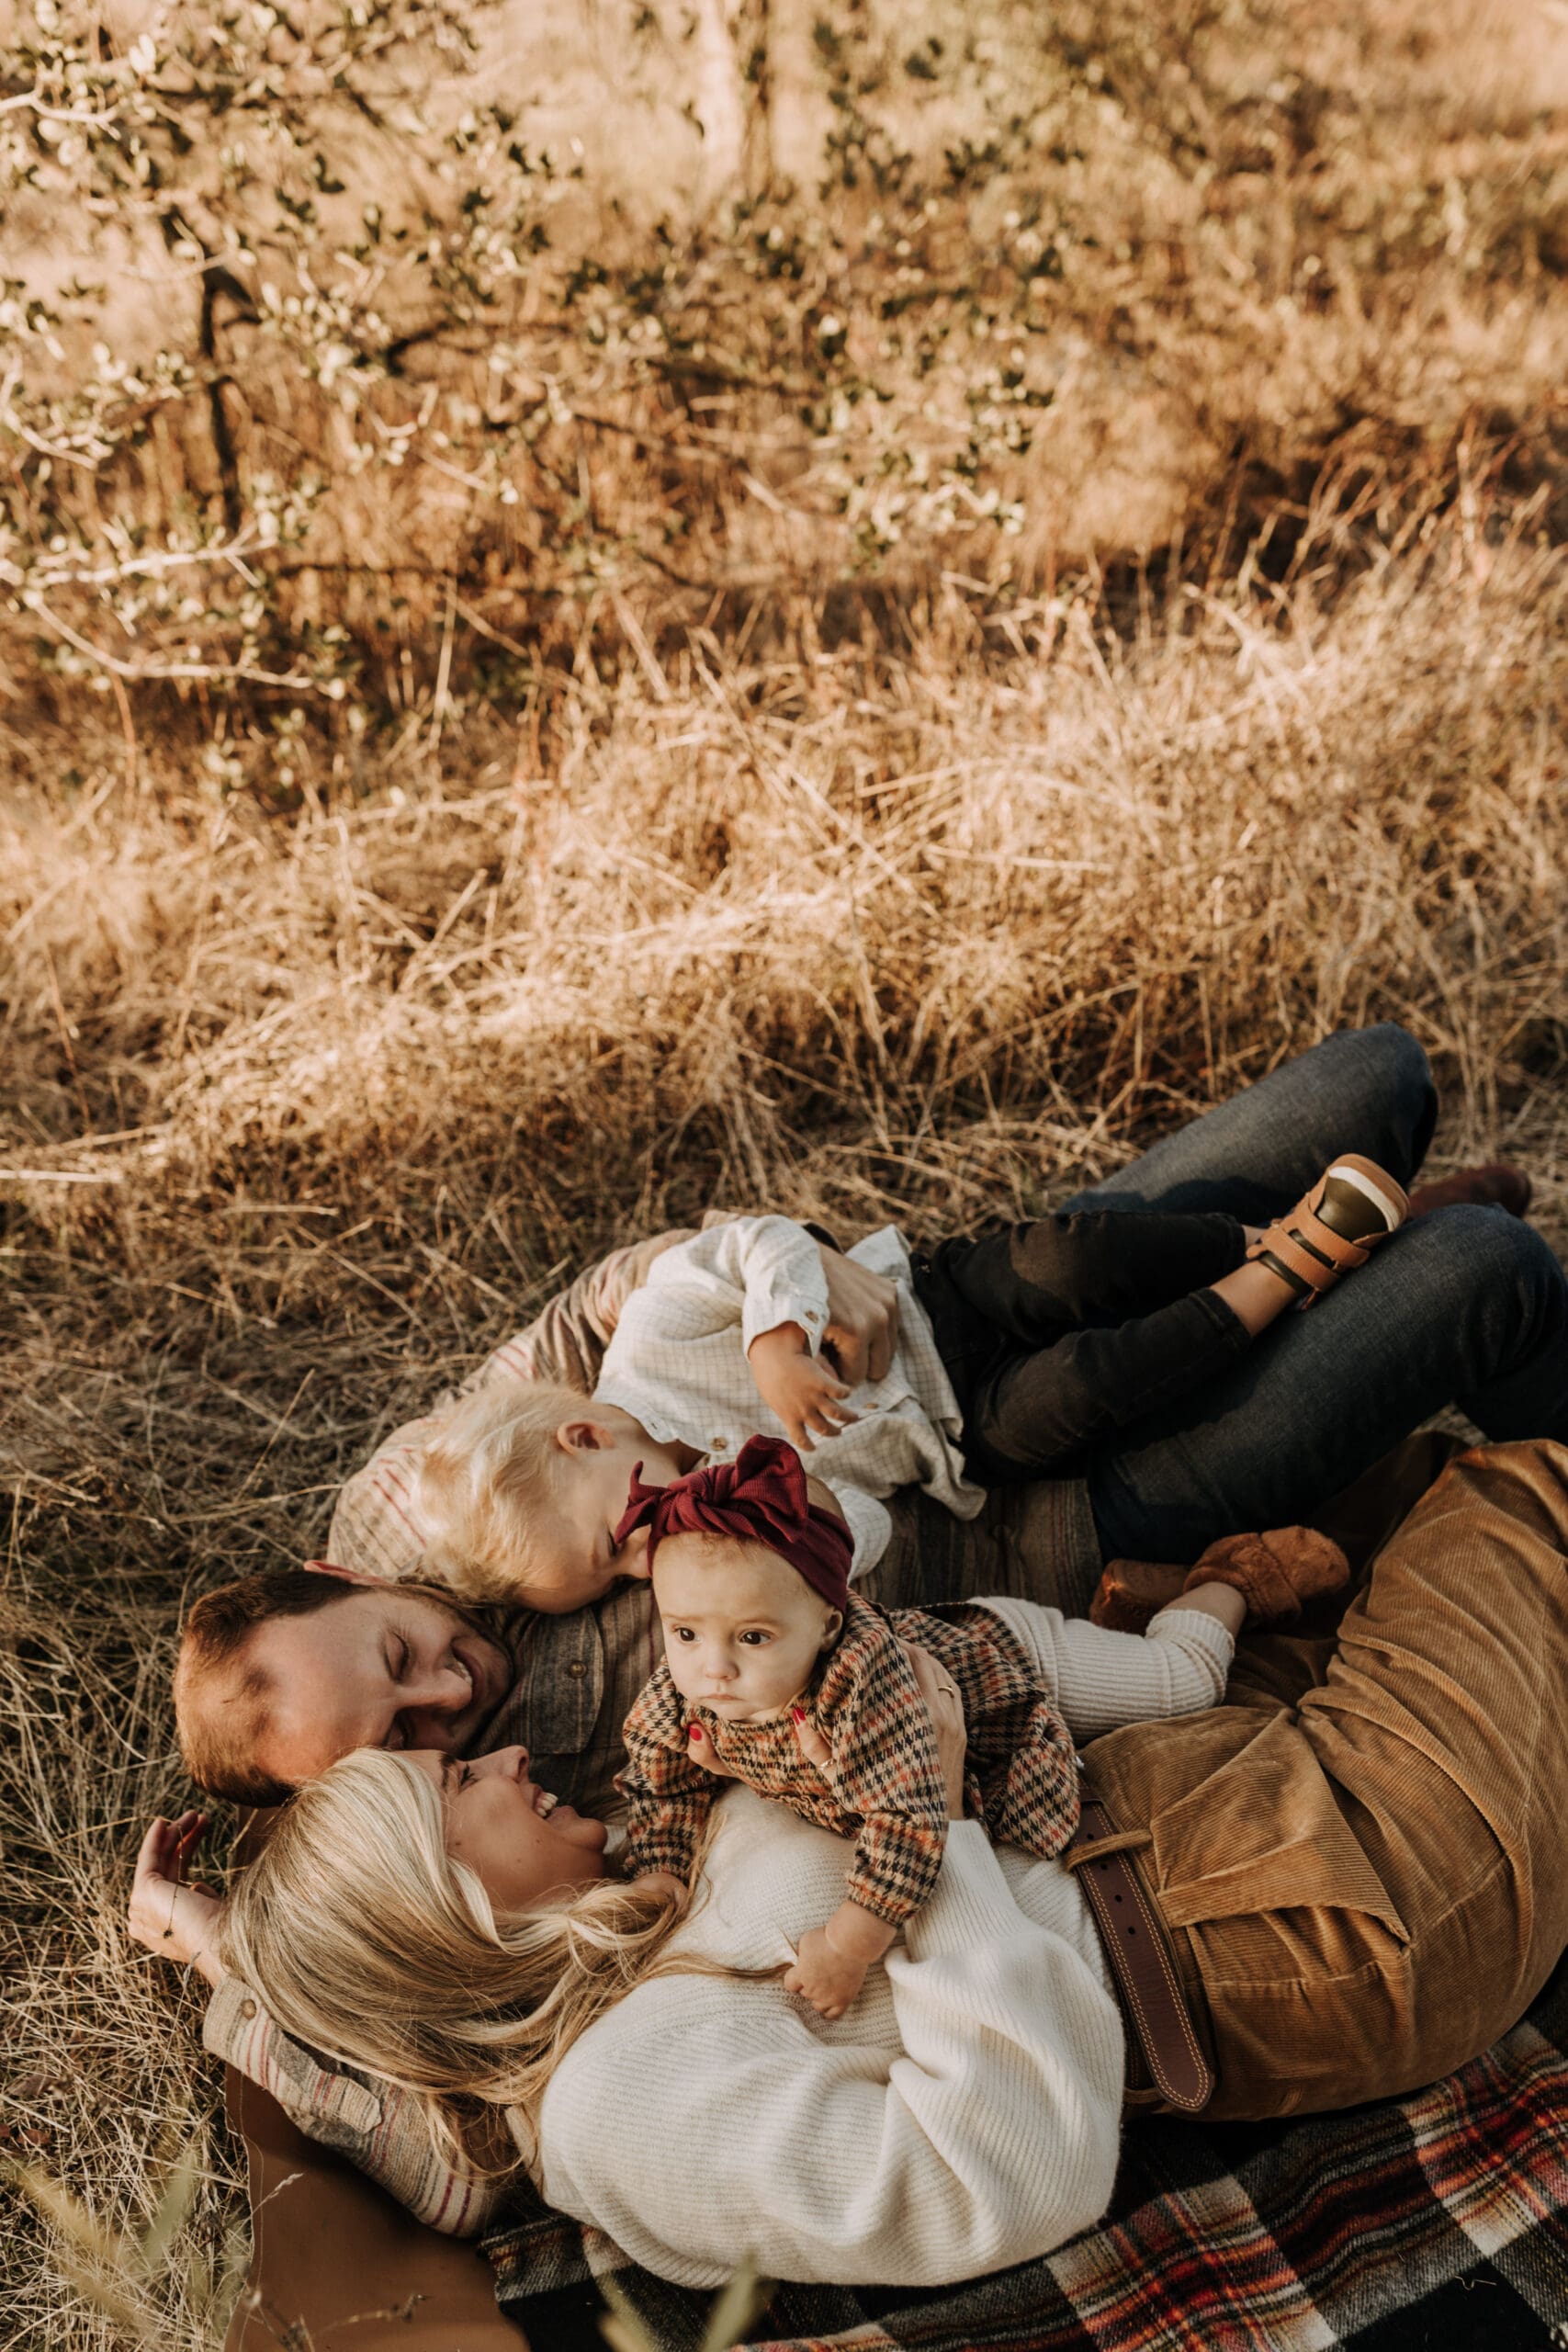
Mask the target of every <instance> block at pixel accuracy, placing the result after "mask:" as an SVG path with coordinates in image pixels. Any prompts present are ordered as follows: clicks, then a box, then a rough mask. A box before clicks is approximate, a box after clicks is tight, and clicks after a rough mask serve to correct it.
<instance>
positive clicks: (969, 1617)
mask: <svg viewBox="0 0 1568 2352" xmlns="http://www.w3.org/2000/svg"><path fill="white" fill-rule="evenodd" d="M907 1642H918V1643H919V1645H920V1647H921V1648H922V1649H926V1650H929V1651H931V1654H932V1655H933V1657H936V1658H938V1659H939V1660H940V1661H941V1663H942V1665H943V1666H944V1667H945V1668H947V1670H948V1672H949V1673H950V1674H951V1675H952V1677H953V1680H954V1682H955V1683H956V1684H957V1685H958V1691H959V1696H960V1698H961V1699H962V1701H963V1703H964V1724H965V1725H966V1727H967V1731H968V1741H969V1744H968V1755H967V1758H966V1770H965V1776H964V1812H965V1814H966V1815H969V1816H971V1817H972V1818H974V1819H976V1820H979V1821H983V1822H984V1823H985V1825H986V1827H987V1832H988V1833H989V1835H990V1837H991V1838H992V1839H993V1840H999V1841H1004V1842H1007V1843H1010V1844H1013V1845H1019V1846H1023V1847H1026V1848H1027V1849H1029V1850H1030V1852H1032V1853H1035V1854H1042V1855H1047V1856H1049V1855H1052V1854H1057V1853H1060V1851H1061V1849H1062V1848H1063V1847H1064V1846H1065V1845H1066V1843H1067V1840H1068V1839H1069V1838H1071V1836H1072V1834H1073V1831H1074V1830H1075V1829H1076V1828H1077V1819H1078V1774H1077V1758H1076V1756H1075V1754H1074V1750H1073V1742H1072V1736H1071V1734H1070V1733H1069V1732H1068V1730H1067V1727H1066V1724H1065V1723H1064V1722H1063V1720H1062V1718H1061V1716H1060V1715H1059V1714H1058V1713H1057V1712H1056V1709H1055V1705H1054V1704H1053V1702H1052V1701H1051V1699H1050V1697H1049V1695H1048V1693H1047V1691H1046V1690H1045V1688H1044V1686H1043V1683H1042V1682H1041V1680H1040V1679H1039V1677H1038V1675H1037V1674H1036V1673H1035V1672H1034V1670H1033V1669H1032V1668H1031V1666H1030V1664H1029V1662H1028V1660H1027V1658H1026V1657H1025V1654H1024V1651H1023V1649H1022V1647H1021V1645H1020V1644H1019V1643H1018V1642H1017V1641H1016V1640H1015V1639H1014V1637H1013V1635H1012V1634H1010V1632H1009V1630H1008V1628H1007V1627H1006V1626H1005V1625H1004V1624H1003V1623H1001V1621H1000V1619H999V1618H998V1617H995V1616H993V1614H992V1613H991V1611H989V1610H988V1609H987V1608H985V1607H984V1606H981V1605H978V1604H976V1603H964V1604H961V1605H959V1606H957V1607H955V1608H953V1609H949V1610H941V1611H938V1610H929V1609H893V1610H883V1609H877V1608H875V1607H874V1606H873V1605H872V1603H870V1602H869V1601H864V1600H859V1599H857V1598H856V1597H855V1596H854V1595H852V1596H851V1598H850V1602H849V1607H848V1610H847V1611H846V1614H845V1619H844V1628H843V1632H842V1634H840V1637H839V1640H838V1642H837V1643H836V1645H834V1647H833V1649H832V1650H831V1651H830V1652H829V1655H828V1657H826V1659H825V1660H824V1661H823V1662H822V1664H821V1666H820V1668H818V1675H817V1678H816V1679H815V1680H814V1682H813V1684H812V1686H811V1688H810V1690H809V1691H808V1692H807V1695H806V1697H805V1699H804V1700H803V1702H802V1703H803V1704H804V1705H805V1706H806V1707H807V1711H808V1713H809V1715H810V1718H811V1720H812V1722H813V1723H814V1724H816V1727H817V1729H818V1731H819V1732H820V1733H821V1735H822V1736H823V1738H824V1739H825V1740H826V1742H827V1744H828V1747H829V1759H828V1761H827V1762H826V1763H825V1764H821V1765H818V1764H814V1763H812V1762H810V1761H809V1760H808V1759H807V1758H806V1757H804V1756H803V1755H802V1754H801V1752H800V1744H799V1741H798V1740H797V1738H796V1736H795V1724H794V1723H793V1721H792V1720H791V1718H790V1716H789V1714H788V1713H784V1715H782V1716H779V1717H776V1718H773V1719H772V1720H770V1721H767V1722H764V1723H750V1724H748V1723H723V1722H720V1721H719V1720H718V1719H717V1718H716V1716H715V1715H713V1714H712V1713H710V1712H709V1710H708V1709H707V1708H705V1707H704V1706H701V1705H700V1704H694V1702H692V1701H691V1700H688V1699H683V1698H682V1696H681V1693H680V1692H679V1691H677V1690H676V1688H675V1684H674V1681H673V1679H672V1678H671V1673H670V1668H669V1664H668V1662H667V1661H666V1662H663V1663H661V1664H660V1667H659V1668H658V1669H657V1671H656V1672H655V1673H654V1674H653V1675H652V1677H651V1678H650V1679H649V1681H648V1682H647V1683H646V1684H645V1685H644V1687H643V1690H642V1692H641V1694H640V1695H639V1697H638V1699H637V1703H636V1705H635V1706H634V1707H633V1709H632V1711H631V1713H630V1714H629V1715H628V1716H627V1718H626V1735H625V1736H626V1758H627V1762H626V1770H625V1771H624V1772H622V1773H621V1775H620V1777H619V1779H618V1781H617V1782H616V1786H617V1787H618V1788H619V1789H620V1791H621V1792H622V1794H623V1795H624V1796H625V1798H626V1803H627V1805H628V1807H629V1808H630V1816H631V1817H630V1823H629V1826H628V1831H627V1857H626V1867H627V1870H628V1872H629V1874H630V1875H631V1876H633V1877H637V1876H640V1875H641V1874H643V1873H644V1872H646V1871H672V1872H673V1873H674V1875H675V1876H676V1877H677V1878H680V1879H682V1880H683V1881H685V1882H687V1883H690V1880H691V1876H692V1869H693V1862H694V1856H695V1853H696V1848H697V1842H698V1839H699V1838H700V1837H701V1835H702V1831H703V1828H704V1826H705V1823H706V1820H707V1815H708V1810H709V1807H710V1806H711V1804H712V1803H713V1800H714V1798H715V1796H716V1794H717V1793H718V1792H719V1790H720V1789H721V1788H722V1787H723V1786H724V1781H723V1780H721V1779H720V1778H719V1777H718V1776H716V1774H714V1773H711V1772H708V1771H706V1770H705V1769H704V1768H703V1767H702V1766H701V1765H699V1764H696V1763H694V1761H693V1759H692V1757H691V1753H690V1739H689V1734H688V1726H689V1724H691V1722H692V1720H693V1718H694V1717H696V1718H698V1719H699V1720H700V1721H701V1723H702V1724H703V1727H704V1729H705V1732H706V1733H707V1735H708V1736H709V1738H710V1739H711V1740H712V1742H713V1747H714V1752H715V1754H716V1756H717V1757H718V1758H720V1759H721V1760H722V1761H723V1762H724V1763H725V1764H726V1765H727V1766H728V1771H729V1776H730V1777H732V1778H734V1779H736V1780H739V1781H744V1782H745V1783H746V1785H747V1787H748V1788H751V1789H754V1790H756V1791H757V1792H758V1794H759V1795H761V1796H766V1797H776V1798H777V1799H778V1800H779V1802H780V1803H781V1804H787V1805H788V1806H789V1807H790V1808H791V1810H792V1811H793V1812H795V1813H797V1814H800V1815H804V1817H805V1818H806V1819H807V1821H814V1822H816V1823H817V1824H818V1826H820V1827H821V1828H824V1829H831V1830H834V1831H836V1832H837V1833H838V1834H839V1835H840V1837H852V1838H854V1840H855V1851H854V1859H853V1862H852V1867H851V1871H850V1875H849V1879H848V1882H847V1883H846V1885H845V1889H844V1892H845V1894H846V1895H847V1896H848V1897H849V1899H850V1900H851V1901H852V1902H853V1903H857V1904H858V1905H860V1906H861V1908H862V1909H863V1910H864V1911H869V1912H871V1913H873V1914H874V1917H877V1918H879V1919H882V1920H884V1921H886V1924H887V1925H888V1926H889V1927H894V1928H897V1927H902V1925H903V1923H904V1921H905V1920H906V1919H908V1917H910V1916H911V1914H912V1913H914V1912H916V1911H918V1910H919V1907H920V1905H921V1904H923V1903H924V1902H925V1901H926V1899H927V1898H928V1896H929V1895H930V1894H931V1890H932V1888H933V1887H934V1886H935V1884H936V1879H937V1872H938V1871H939V1870H940V1869H941V1867H942V1849H943V1846H944V1844H945V1842H946V1838H947V1799H946V1794H945V1792H944V1789H943V1785H942V1768H941V1765H940V1763H939V1761H938V1758H937V1749H936V1740H935V1737H934V1735H933V1733H932V1731H931V1716H930V1713H928V1711H927V1707H926V1702H925V1701H924V1699H923V1698H922V1696H921V1695H920V1688H919V1683H918V1682H917V1681H916V1679H915V1672H914V1668H913V1667H912V1666H911V1665H910V1663H909V1657H908V1652H907V1650H906V1649H905V1647H904V1644H905V1643H907Z"/></svg>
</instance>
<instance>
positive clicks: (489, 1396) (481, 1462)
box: [413, 1380, 593, 1600]
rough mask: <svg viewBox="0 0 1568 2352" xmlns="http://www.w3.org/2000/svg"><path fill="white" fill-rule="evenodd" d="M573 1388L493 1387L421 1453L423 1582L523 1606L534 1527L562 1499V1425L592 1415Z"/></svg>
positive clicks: (537, 1383) (545, 1384)
mask: <svg viewBox="0 0 1568 2352" xmlns="http://www.w3.org/2000/svg"><path fill="white" fill-rule="evenodd" d="M592 1409H593V1408H592V1405H591V1403H590V1401H589V1399H588V1398H587V1397H584V1396H583V1395H582V1394H581V1391H580V1390H578V1389H576V1388H567V1387H565V1386H563V1385H559V1384H558V1383H557V1382H555V1381H547V1380H507V1381H501V1380H495V1381H491V1382H489V1383H488V1384H487V1385H486V1386H484V1387H483V1388H476V1389H475V1391H474V1393H473V1395H472V1396H471V1397H465V1398H464V1400H463V1402H462V1403H461V1404H460V1405H459V1406H458V1407H457V1410H456V1411H455V1412H454V1413H453V1415H452V1417H451V1419H450V1420H448V1421H447V1423H446V1426H445V1428H444V1429H443V1430H442V1431H441V1434H440V1435H439V1437H436V1438H434V1439H433V1440H432V1441H431V1442H430V1443H429V1444H428V1445H427V1446H426V1447H425V1449H424V1453H423V1456H422V1458H421V1461H420V1465H419V1473H418V1476H417V1479H416V1481H415V1486H414V1495H413V1506H414V1513H415V1516H416V1517H417V1519H418V1520H419V1521H420V1524H421V1527H422V1529H423V1532H424V1541H425V1561H424V1572H425V1574H426V1575H429V1576H434V1577H440V1578H441V1580H442V1582H443V1583H445V1584H448V1585H450V1586H451V1588H452V1589H453V1590H454V1591H455V1592H460V1593H463V1594H466V1595H467V1597H468V1599H469V1600H526V1598H527V1587H528V1569H529V1560H530V1555H531V1550H532V1545H531V1541H530V1524H529V1523H530V1520H531V1518H532V1517H533V1516H535V1515H536V1514H537V1513H538V1512H539V1511H541V1510H549V1509H550V1508H551V1506H552V1504H553V1502H554V1498H555V1497H556V1495H557V1494H558V1491H559V1484H560V1472H561V1469H562V1466H563V1459H564V1458H563V1456H562V1453H561V1450H560V1448H559V1447H558V1445H557V1443H556V1442H555V1437H556V1431H557V1430H558V1429H559V1428H560V1427H561V1425H562V1423H563V1422H566V1421H572V1420H581V1419H583V1418H584V1416H585V1415H589V1414H591V1413H592Z"/></svg>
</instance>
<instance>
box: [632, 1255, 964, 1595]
mask: <svg viewBox="0 0 1568 2352" xmlns="http://www.w3.org/2000/svg"><path fill="white" fill-rule="evenodd" d="M848 1254H849V1255H850V1257H852V1259H853V1260H854V1261H855V1263H856V1264H857V1265H859V1266H865V1267H867V1268H868V1269H869V1270H870V1271H871V1272H873V1273H877V1274H885V1275H886V1276H887V1278H888V1279H889V1280H890V1281H891V1282H893V1283H895V1284H896V1285H897V1292H898V1345H897V1350H896V1351H895V1353H894V1357H893V1362H892V1364H891V1365H890V1367H889V1369H888V1371H887V1373H886V1376H885V1377H884V1378H883V1379H881V1380H877V1381H863V1382H862V1383H861V1385H860V1386H859V1387H858V1388H856V1389H855V1390H854V1391H853V1393H852V1396H851V1397H849V1398H848V1399H847V1400H846V1401H847V1405H848V1408H849V1409H850V1410H851V1411H852V1412H854V1413H856V1414H858V1415H859V1416H860V1418H859V1419H858V1420H856V1421H855V1422H854V1423H853V1424H852V1426H851V1427H850V1428H848V1429H844V1430H840V1432H839V1434H838V1435H837V1436H836V1437H828V1438H818V1440H817V1441H816V1442H815V1444H814V1445H813V1447H812V1450H811V1452H810V1453H808V1454H807V1455H806V1457H805V1460H806V1465H807V1470H808V1471H809V1472H810V1474H811V1476H813V1477H814V1478H818V1479H820V1480H821V1481H822V1483H823V1485H824V1486H827V1487H830V1488H831V1489H832V1492H833V1495H834V1497H835V1498H836V1500H837V1502H838V1504H839V1507H840V1510H842V1512H843V1514H844V1517H845V1519H846V1520H847V1521H848V1522H849V1527H850V1532H851V1534H852V1537H853V1539H854V1566H853V1569H852V1574H854V1575H856V1576H858V1575H860V1574H861V1573H862V1572H863V1570H864V1569H866V1568H869V1567H872V1566H874V1565H875V1563H876V1561H878V1560H879V1559H880V1558H881V1556H882V1555H883V1552H884V1551H885V1550H886V1545H887V1539H888V1535H889V1533H890V1532H891V1522H890V1521H889V1520H888V1516H887V1513H886V1511H885V1510H883V1508H882V1505H881V1503H880V1502H879V1501H878V1500H877V1499H876V1498H878V1497H879V1496H881V1495H887V1494H891V1493H892V1492H893V1490H894V1488H895V1487H907V1486H915V1485H919V1486H922V1487H924V1488H925V1489H926V1492H927V1493H928V1494H931V1495H934V1496H935V1497H936V1498H937V1500H938V1501H939V1502H942V1503H945V1504H946V1506H947V1508H948V1510H951V1511H953V1512H955V1513H956V1514H957V1516H958V1517H959V1518H960V1519H973V1518H974V1517H975V1515H976V1512H977V1511H978V1510H980V1508H981V1506H982V1504H983V1503H984V1501H985V1495H984V1493H983V1491H982V1490H981V1488H980V1487H976V1486H975V1485H973V1484H972V1483H971V1481H970V1480H969V1479H968V1478H966V1477H965V1476H964V1456H963V1454H962V1453H960V1452H959V1449H958V1438H959V1430H960V1416H959V1410H958V1399H957V1397H955V1396H954V1395H953V1383H952V1382H951V1381H950V1380H949V1378H948V1376H947V1373H946V1371H945V1369H944V1368H943V1365H942V1358H941V1357H940V1356H939V1355H938V1353H937V1349H936V1340H935V1338H934V1336H933V1334H932V1331H931V1321H930V1318H929V1317H928V1316H927V1315H926V1312H925V1310H924V1308H923V1307H922V1306H920V1304H919V1300H918V1299H917V1298H916V1296H915V1293H914V1288H913V1285H912V1283H911V1282H910V1278H909V1252H908V1247H907V1245H906V1243H905V1241H904V1238H903V1236H902V1235H901V1234H900V1233H899V1232H897V1229H896V1228H895V1227H893V1226H890V1225H886V1226H884V1227H882V1228H881V1230H880V1231H879V1232H876V1233H872V1234H868V1235H867V1237H866V1238H865V1239H864V1240H863V1241H859V1242H857V1243H856V1244H855V1246H854V1248H853V1249H852V1250H850V1252H849V1253H848ZM781 1323H797V1324H798V1325H799V1326H800V1328H801V1329H802V1330H803V1331H804V1332H805V1333H806V1338H807V1346H808V1347H809V1348H810V1351H811V1352H812V1354H813V1355H815V1354H816V1353H817V1352H818V1349H819V1348H820V1346H821V1344H822V1335H823V1332H824V1331H825V1330H826V1329H827V1326H828V1284H827V1279H826V1276H825V1275H824V1273H823V1272H822V1261H821V1259H820V1257H819V1255H818V1248H817V1244H816V1242H815V1241H813V1239H812V1238H811V1236H810V1235H809V1234H808V1233H807V1231H806V1230H805V1228H804V1227H802V1226H798V1225H796V1224H795V1223H794V1221H793V1220H792V1219H791V1218H789V1217H784V1216H750V1217H737V1218H734V1219H733V1220H732V1221H731V1222H730V1223H728V1224H727V1225H716V1226H714V1227H710V1229H709V1230H708V1231H707V1232H705V1233H699V1234H697V1235H695V1236H694V1238H693V1239H692V1240H690V1241H683V1242H682V1243H681V1244H680V1246H679V1247H678V1248H677V1249H673V1250H666V1251H665V1252H664V1254H663V1255H662V1257H660V1258H658V1259H656V1260H655V1261H654V1263H653V1266H652V1267H651V1269H650V1271H649V1276H648V1280H647V1283H645V1284H644V1286H643V1288H642V1289H641V1290H639V1291H634V1292H633V1294H632V1295H631V1296H630V1297H629V1298H628V1299H627V1301H626V1305H625V1306H624V1307H623V1308H622V1310H621V1319H620V1323H619V1325H618V1327H617V1329H616V1330H615V1336H614V1338H613V1339H612V1340H611V1341H610V1344H609V1346H608V1347H607V1348H606V1350H605V1351H604V1367H603V1370H602V1371H601V1374H600V1377H599V1385H598V1387H597V1388H596V1389H595V1391H594V1395H595V1396H596V1397H601V1398H602V1399H603V1400H604V1402H605V1403H606V1404H610V1405H619V1406H620V1407H621V1408H622V1409H623V1411H625V1412H627V1413H630V1414H631V1415H632V1417H633V1419H636V1420H638V1421H640V1422H641V1423H642V1426H643V1428H644V1429H645V1430H647V1431H648V1433H649V1437H651V1438H656V1439H658V1440H659V1442H660V1443H661V1444H670V1443H672V1442H673V1443H680V1444H683V1445H690V1446H694V1447H695V1449H696V1450H697V1452H698V1453H701V1454H703V1455H705V1456H706V1457H708V1458H709V1459H711V1460H715V1461H719V1462H726V1461H733V1460H734V1458H735V1456H736V1454H737V1453H739V1450H740V1448H741V1446H742V1445H744V1444H745V1442H746V1440H747V1439H748V1438H749V1437H759V1436H760V1437H784V1435H785V1434H786V1432H785V1430H784V1424H783V1423H782V1421H780V1420H779V1419H778V1418H777V1417H776V1415H775V1414H773V1412H772V1411H771V1410H770V1409H769V1408H768V1407H767V1406H766V1405H764V1404H763V1402H762V1399H761V1396H760V1394H759V1393H758V1389H757V1384H756V1382H755V1381H754V1380H753V1379H752V1377H751V1367H750V1363H748V1361H747V1354H746V1351H747V1350H748V1349H749V1348H750V1344H751V1342H752V1340H755V1339H757V1338H758V1337H759V1336H760V1335H761V1333H762V1332H764V1331H772V1330H774V1329H776V1328H777V1327H778V1325H779V1324H781Z"/></svg>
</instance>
